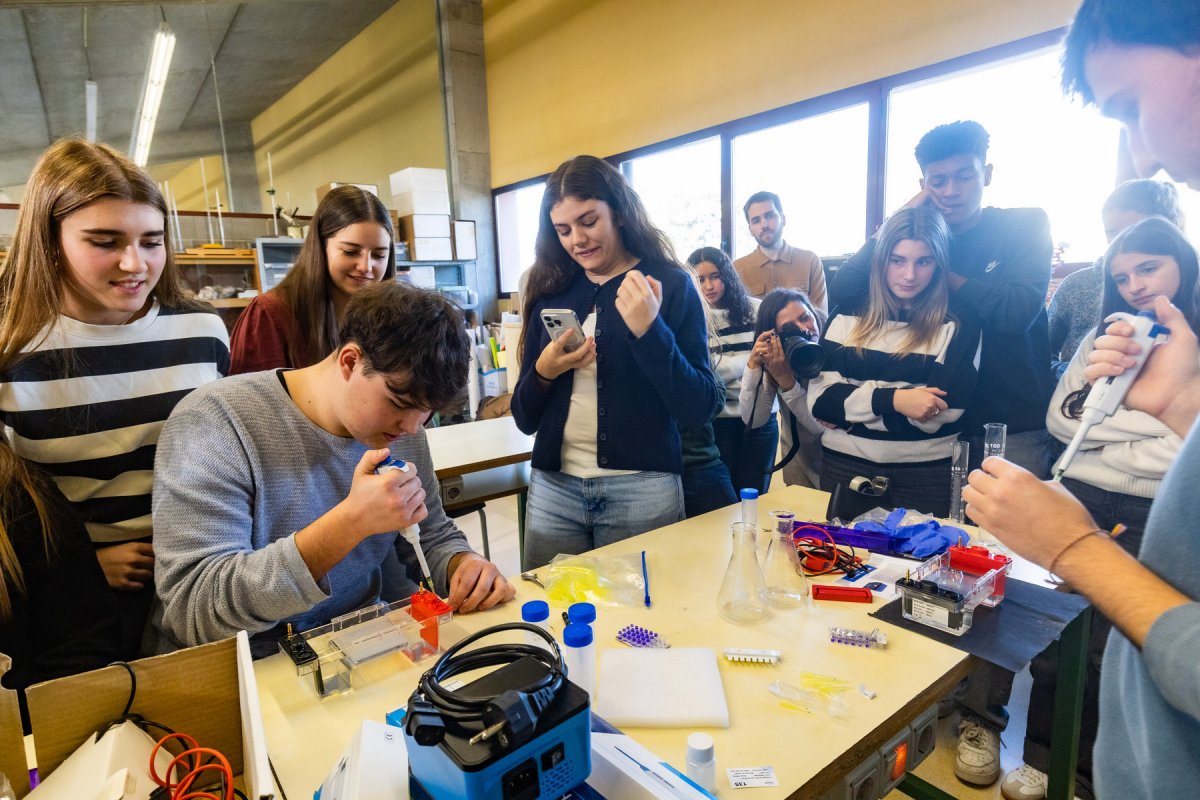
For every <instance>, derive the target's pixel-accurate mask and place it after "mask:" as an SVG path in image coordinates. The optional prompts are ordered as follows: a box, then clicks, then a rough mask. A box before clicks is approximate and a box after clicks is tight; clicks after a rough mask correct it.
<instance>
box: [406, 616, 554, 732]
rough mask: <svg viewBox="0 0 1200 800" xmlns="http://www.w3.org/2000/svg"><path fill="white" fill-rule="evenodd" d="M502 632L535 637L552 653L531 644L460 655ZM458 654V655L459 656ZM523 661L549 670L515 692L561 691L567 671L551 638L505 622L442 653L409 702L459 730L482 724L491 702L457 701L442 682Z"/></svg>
mask: <svg viewBox="0 0 1200 800" xmlns="http://www.w3.org/2000/svg"><path fill="white" fill-rule="evenodd" d="M504 631H527V632H531V633H535V634H537V635H539V636H541V637H542V638H543V639H545V640H546V641H547V642H549V643H550V646H551V647H552V648H553V650H547V649H546V648H544V647H539V646H536V645H531V644H503V645H489V646H487V647H480V648H477V649H475V650H472V651H471V652H469V653H462V650H463V649H464V648H465V647H467V646H468V645H471V644H474V643H475V642H477V641H479V640H480V639H482V638H484V637H486V636H491V635H492V634H495V633H502V632H504ZM460 653H462V654H461V655H460ZM525 657H531V658H534V659H536V660H538V661H540V662H542V663H543V664H544V665H546V667H548V668H549V672H547V674H545V675H543V676H542V677H541V678H539V679H538V680H536V681H534V682H533V683H532V684H530V685H529V686H524V687H521V688H520V689H518V690H516V691H520V692H524V693H527V694H537V693H540V692H543V691H545V690H549V692H550V693H556V692H557V691H558V690H559V689H560V688H561V687H562V684H563V681H564V680H565V679H566V673H567V670H566V667H565V666H564V664H563V657H562V651H561V650H559V647H558V642H556V641H555V640H554V637H553V636H551V635H550V634H549V633H547V632H546V631H545V630H544V629H542V628H540V627H538V626H537V625H530V624H529V623H527V622H506V623H503V624H501V625H496V626H493V627H491V628H485V629H484V630H481V631H478V632H476V633H473V634H471V635H470V636H468V637H466V638H465V639H463V640H462V641H460V642H459V643H458V644H456V645H454V646H453V647H451V648H450V649H449V650H447V651H446V652H445V653H443V654H442V657H441V658H439V659H438V661H437V663H436V664H434V665H433V667H432V668H431V669H429V670H428V671H427V672H425V674H424V675H422V676H421V679H420V680H419V681H418V682H417V688H416V690H415V691H414V692H413V695H412V699H420V700H425V701H426V702H428V703H429V704H430V705H432V706H433V707H434V708H436V709H437V711H438V712H439V713H440V714H441V716H442V717H443V718H444V719H446V720H449V721H452V722H454V723H456V724H458V725H459V726H465V725H466V724H471V723H482V722H483V711H484V708H485V707H486V706H487V705H488V704H489V703H490V702H492V701H493V700H494V699H495V698H494V697H488V698H465V697H461V696H459V695H458V694H456V693H455V692H454V691H451V690H449V689H447V688H445V686H444V685H443V682H444V681H446V680H447V679H448V678H451V677H453V676H454V675H458V674H460V673H463V672H470V671H472V670H476V669H480V668H482V667H490V666H496V665H499V664H510V663H512V662H515V661H518V660H520V659H522V658H525Z"/></svg>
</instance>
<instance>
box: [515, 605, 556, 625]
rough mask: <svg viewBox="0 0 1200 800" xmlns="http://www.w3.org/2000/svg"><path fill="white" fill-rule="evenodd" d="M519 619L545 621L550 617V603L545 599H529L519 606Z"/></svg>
mask: <svg viewBox="0 0 1200 800" xmlns="http://www.w3.org/2000/svg"><path fill="white" fill-rule="evenodd" d="M521 619H522V620H523V621H525V622H545V621H546V620H548V619H550V604H549V603H547V602H546V601H545V600H530V601H529V602H528V603H525V604H524V605H522V606H521Z"/></svg>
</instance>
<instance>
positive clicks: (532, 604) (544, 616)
mask: <svg viewBox="0 0 1200 800" xmlns="http://www.w3.org/2000/svg"><path fill="white" fill-rule="evenodd" d="M521 621H522V622H528V623H529V624H530V625H537V626H538V627H539V628H541V629H542V630H544V631H545V632H546V633H550V604H549V603H547V602H546V601H545V600H530V601H529V602H527V603H525V604H524V605H522V606H521ZM525 641H526V643H528V644H531V645H534V646H535V647H542V648H545V649H546V650H551V649H553V648H551V646H550V643H549V642H548V641H546V640H545V639H543V638H542V637H541V636H538V635H537V634H536V633H533V632H532V631H526V632H525Z"/></svg>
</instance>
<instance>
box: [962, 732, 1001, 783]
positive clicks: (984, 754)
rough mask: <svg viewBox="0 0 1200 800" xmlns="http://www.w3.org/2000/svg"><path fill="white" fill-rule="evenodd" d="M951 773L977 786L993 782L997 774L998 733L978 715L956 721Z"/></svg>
mask: <svg viewBox="0 0 1200 800" xmlns="http://www.w3.org/2000/svg"><path fill="white" fill-rule="evenodd" d="M954 774H955V775H957V776H958V779H959V780H961V781H963V782H964V783H971V784H974V785H976V786H991V785H992V784H993V783H995V782H996V779H997V778H999V777H1000V734H999V733H998V732H996V731H995V730H994V729H992V728H990V727H988V726H987V725H985V724H984V723H983V722H981V721H980V720H978V719H973V718H970V717H968V718H966V719H963V720H962V721H961V722H959V723H958V752H957V754H956V755H955V756H954Z"/></svg>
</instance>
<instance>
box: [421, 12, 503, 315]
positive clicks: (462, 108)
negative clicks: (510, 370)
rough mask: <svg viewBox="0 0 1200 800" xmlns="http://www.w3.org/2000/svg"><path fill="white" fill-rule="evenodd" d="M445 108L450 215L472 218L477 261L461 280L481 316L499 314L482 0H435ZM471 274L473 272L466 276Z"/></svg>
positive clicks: (457, 217) (458, 217) (459, 217)
mask: <svg viewBox="0 0 1200 800" xmlns="http://www.w3.org/2000/svg"><path fill="white" fill-rule="evenodd" d="M436 2H437V11H438V50H439V61H440V63H441V69H442V92H443V96H444V100H445V110H446V163H447V173H448V177H449V181H450V200H451V207H452V210H453V212H454V216H455V218H456V219H472V220H475V233H476V239H477V247H478V251H479V252H478V259H477V260H476V262H475V267H474V270H471V269H468V270H467V273H468V274H467V280H468V281H469V282H470V284H471V285H472V286H474V288H475V290H476V291H478V292H479V314H480V318H481V319H485V320H495V319H498V318H499V312H498V311H497V308H496V301H497V298H498V292H499V286H498V283H497V280H498V275H499V271H498V269H497V262H496V244H495V234H494V232H493V229H494V227H495V220H494V213H493V206H492V153H491V142H490V139H489V134H488V108H487V75H486V71H485V65H484V58H483V2H482V0H436ZM472 273H473V274H472Z"/></svg>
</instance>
